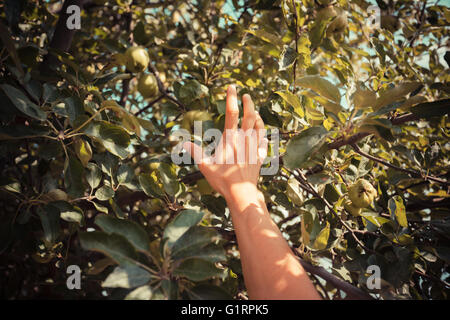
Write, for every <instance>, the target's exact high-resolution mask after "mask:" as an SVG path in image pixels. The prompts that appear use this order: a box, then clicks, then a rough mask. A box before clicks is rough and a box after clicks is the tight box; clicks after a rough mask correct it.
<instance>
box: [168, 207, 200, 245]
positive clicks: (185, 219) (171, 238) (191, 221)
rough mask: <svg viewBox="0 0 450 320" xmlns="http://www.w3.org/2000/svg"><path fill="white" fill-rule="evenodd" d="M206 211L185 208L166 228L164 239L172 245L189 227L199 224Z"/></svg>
mask: <svg viewBox="0 0 450 320" xmlns="http://www.w3.org/2000/svg"><path fill="white" fill-rule="evenodd" d="M203 215H204V213H203V212H201V211H196V210H183V211H181V212H180V213H179V214H178V215H177V216H176V217H175V219H173V220H172V221H171V222H170V223H169V224H168V225H167V226H166V229H165V230H164V235H163V239H167V244H168V246H169V247H171V246H172V245H173V244H174V243H175V242H176V241H177V240H178V239H179V238H180V237H181V236H182V235H183V234H184V233H185V232H186V231H187V230H188V229H189V228H191V227H193V226H195V225H197V224H198V223H199V222H200V221H201V220H202V218H203Z"/></svg>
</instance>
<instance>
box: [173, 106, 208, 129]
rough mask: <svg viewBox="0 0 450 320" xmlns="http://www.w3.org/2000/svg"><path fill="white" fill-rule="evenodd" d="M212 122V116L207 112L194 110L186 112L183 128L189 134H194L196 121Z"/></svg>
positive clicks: (182, 123)
mask: <svg viewBox="0 0 450 320" xmlns="http://www.w3.org/2000/svg"><path fill="white" fill-rule="evenodd" d="M208 120H212V117H211V114H210V113H209V112H207V111H201V110H192V111H188V112H186V114H185V115H184V117H183V121H181V127H182V128H183V129H186V130H188V131H189V132H191V133H192V132H194V121H208Z"/></svg>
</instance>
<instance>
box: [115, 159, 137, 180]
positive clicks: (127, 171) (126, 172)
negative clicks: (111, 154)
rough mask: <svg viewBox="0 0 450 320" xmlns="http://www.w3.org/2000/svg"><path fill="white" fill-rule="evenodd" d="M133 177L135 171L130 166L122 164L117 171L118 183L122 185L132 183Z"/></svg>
mask: <svg viewBox="0 0 450 320" xmlns="http://www.w3.org/2000/svg"><path fill="white" fill-rule="evenodd" d="M133 177H134V170H133V168H131V167H130V166H129V165H126V164H122V165H121V166H120V167H119V169H118V170H117V182H118V183H120V184H122V183H128V182H131V180H133Z"/></svg>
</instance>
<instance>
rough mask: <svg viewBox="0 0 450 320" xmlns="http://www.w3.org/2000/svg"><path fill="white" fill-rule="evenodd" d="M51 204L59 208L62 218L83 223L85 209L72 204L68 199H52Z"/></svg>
mask: <svg viewBox="0 0 450 320" xmlns="http://www.w3.org/2000/svg"><path fill="white" fill-rule="evenodd" d="M49 205H51V206H54V207H56V208H57V209H58V210H59V213H60V216H61V219H63V220H65V221H67V222H76V223H78V224H79V225H82V224H83V220H84V216H83V211H82V210H81V209H80V208H78V207H76V206H74V205H72V204H71V203H69V202H67V201H62V200H59V201H52V202H50V203H49Z"/></svg>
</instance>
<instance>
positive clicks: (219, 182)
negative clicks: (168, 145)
mask: <svg viewBox="0 0 450 320" xmlns="http://www.w3.org/2000/svg"><path fill="white" fill-rule="evenodd" d="M242 102H243V108H244V116H243V118H242V124H241V129H238V123H239V108H238V100H237V94H236V88H235V87H234V86H232V85H231V86H229V87H228V90H227V100H226V113H225V127H224V132H223V134H222V137H221V139H220V141H219V143H218V145H217V147H216V150H215V153H214V155H211V156H208V155H206V154H205V152H204V150H203V148H202V147H201V146H199V145H196V144H194V143H192V142H185V143H184V145H183V148H184V149H185V150H186V151H188V152H189V153H190V154H191V156H192V158H193V159H194V161H195V163H196V164H197V165H198V167H199V169H200V171H201V172H202V173H203V175H204V176H205V178H206V180H207V181H208V182H209V184H210V185H211V187H212V188H213V189H214V190H216V191H217V192H219V193H220V194H222V195H223V196H224V197H225V199H227V198H228V196H229V195H230V194H231V193H232V191H233V190H237V189H239V190H242V188H245V189H248V188H251V189H256V184H257V182H258V177H259V172H260V169H261V165H262V163H263V161H264V159H265V157H266V155H267V146H268V140H267V138H266V137H265V134H266V130H265V129H264V122H263V120H262V119H261V116H260V115H259V114H258V113H257V112H256V111H255V106H254V104H253V101H252V99H251V97H250V95H248V94H244V96H243V97H242Z"/></svg>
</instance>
